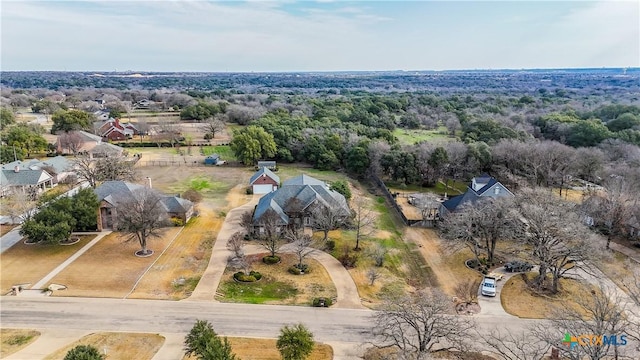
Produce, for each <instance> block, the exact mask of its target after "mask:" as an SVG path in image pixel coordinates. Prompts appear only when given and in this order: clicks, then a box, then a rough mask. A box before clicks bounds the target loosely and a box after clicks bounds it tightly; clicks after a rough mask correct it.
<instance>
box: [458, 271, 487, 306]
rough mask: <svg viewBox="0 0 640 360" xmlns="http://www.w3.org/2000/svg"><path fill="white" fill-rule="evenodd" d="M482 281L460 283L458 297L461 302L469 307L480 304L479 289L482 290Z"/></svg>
mask: <svg viewBox="0 0 640 360" xmlns="http://www.w3.org/2000/svg"><path fill="white" fill-rule="evenodd" d="M480 283H481V281H480V279H478V278H471V279H467V280H465V281H463V282H460V283H459V284H458V285H457V286H456V288H455V292H456V297H457V298H458V300H459V301H462V302H464V303H465V304H467V305H470V304H477V303H478V289H479V288H480Z"/></svg>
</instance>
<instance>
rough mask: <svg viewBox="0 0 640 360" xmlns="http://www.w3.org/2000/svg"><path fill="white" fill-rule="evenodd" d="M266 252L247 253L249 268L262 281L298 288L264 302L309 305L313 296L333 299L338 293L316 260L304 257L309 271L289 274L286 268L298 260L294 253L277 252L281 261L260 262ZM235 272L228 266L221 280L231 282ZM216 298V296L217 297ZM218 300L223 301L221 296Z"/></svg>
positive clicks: (327, 274)
mask: <svg viewBox="0 0 640 360" xmlns="http://www.w3.org/2000/svg"><path fill="white" fill-rule="evenodd" d="M265 255H268V254H267V253H262V254H255V255H249V256H248V258H249V261H250V262H251V263H252V266H251V269H252V270H255V271H258V272H259V273H260V274H262V276H263V278H262V280H260V281H261V282H262V281H268V279H273V280H274V281H280V282H284V283H288V284H290V285H291V286H293V287H294V288H296V289H298V292H297V293H296V295H295V296H293V297H289V298H286V299H282V300H273V301H267V302H265V304H279V305H309V304H311V301H312V300H313V298H315V297H325V298H331V299H335V298H336V296H337V295H338V293H337V290H336V287H335V285H334V284H333V282H332V281H331V277H330V276H329V273H328V272H327V270H326V269H325V268H324V266H322V264H320V263H319V262H318V261H317V260H315V259H312V258H306V259H305V260H304V263H305V264H307V265H309V268H310V269H311V271H310V272H308V273H306V274H304V275H293V274H290V273H289V272H288V271H287V269H288V268H289V267H291V266H292V265H295V264H297V262H298V260H297V257H296V255H294V254H279V255H278V256H280V258H281V261H280V262H279V263H278V264H273V265H267V264H265V263H263V262H262V260H261V259H262V258H263V257H264V256H265ZM234 272H236V271H234V270H231V269H229V268H226V269H225V271H224V274H223V275H222V276H223V280H222V282H233V281H234V280H233V273H234ZM217 298H218V297H217ZM218 299H219V300H222V301H224V299H222V298H218Z"/></svg>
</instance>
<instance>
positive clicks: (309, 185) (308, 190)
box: [253, 175, 351, 235]
mask: <svg viewBox="0 0 640 360" xmlns="http://www.w3.org/2000/svg"><path fill="white" fill-rule="evenodd" d="M320 207H330V208H332V209H333V210H335V211H336V212H337V213H339V214H341V215H342V216H344V217H345V218H346V217H348V216H350V215H351V211H350V210H349V205H348V204H347V200H346V199H345V198H344V196H343V195H342V194H340V193H339V192H337V191H334V190H331V189H330V188H329V186H328V185H327V184H326V183H325V182H322V181H320V180H317V179H314V178H312V177H310V176H307V175H300V176H298V177H295V178H292V179H289V180H287V181H285V182H284V183H283V184H282V186H281V187H280V188H279V189H277V190H276V191H273V192H270V193H268V194H267V195H265V196H263V197H262V198H261V199H260V201H258V205H256V208H255V211H254V213H253V232H254V234H256V235H260V234H264V233H265V231H266V228H265V226H266V224H267V223H269V222H272V221H273V219H269V217H270V216H271V215H275V217H276V219H275V222H276V224H275V226H277V231H281V230H283V229H284V228H285V227H290V228H297V229H300V228H305V227H310V226H311V225H312V216H313V214H314V213H316V212H317V211H318V210H319V208H320Z"/></svg>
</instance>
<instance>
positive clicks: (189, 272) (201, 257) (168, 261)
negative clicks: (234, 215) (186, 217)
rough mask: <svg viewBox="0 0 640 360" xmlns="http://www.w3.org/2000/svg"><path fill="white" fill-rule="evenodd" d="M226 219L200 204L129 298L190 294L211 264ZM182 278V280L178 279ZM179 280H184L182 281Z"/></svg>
mask: <svg viewBox="0 0 640 360" xmlns="http://www.w3.org/2000/svg"><path fill="white" fill-rule="evenodd" d="M223 220H224V219H222V218H220V217H219V216H218V215H217V214H215V213H213V211H212V210H211V209H208V208H201V209H200V216H198V217H197V218H194V219H192V220H191V221H190V222H189V224H188V225H187V226H185V228H184V230H183V231H182V232H181V233H180V235H178V237H177V238H176V239H175V240H174V242H173V243H172V244H171V245H170V246H169V248H168V249H167V251H166V252H165V253H164V254H163V255H162V257H160V259H158V261H157V262H156V263H155V264H154V265H153V266H152V267H151V269H149V271H148V272H147V273H146V274H145V275H144V277H143V278H142V280H141V281H140V283H138V286H137V287H136V289H135V291H134V292H133V293H132V294H131V295H130V296H129V298H140V299H171V300H179V299H184V298H187V297H189V296H190V295H191V292H192V291H193V289H194V288H195V285H196V284H197V281H198V280H199V279H200V277H201V276H202V274H203V273H204V271H205V270H206V268H207V265H208V264H209V258H210V257H211V247H212V245H213V243H214V242H215V237H216V235H217V233H218V231H219V230H220V227H221V226H222V222H223ZM179 279H182V280H179ZM179 281H184V283H183V284H182V285H181V284H180V282H179Z"/></svg>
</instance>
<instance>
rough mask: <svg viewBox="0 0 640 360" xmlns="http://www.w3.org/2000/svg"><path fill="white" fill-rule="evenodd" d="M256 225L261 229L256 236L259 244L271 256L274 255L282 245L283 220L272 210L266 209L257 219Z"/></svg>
mask: <svg viewBox="0 0 640 360" xmlns="http://www.w3.org/2000/svg"><path fill="white" fill-rule="evenodd" d="M258 225H259V227H260V229H261V232H260V233H259V236H258V241H259V242H260V245H262V247H264V248H265V249H267V250H268V251H269V253H270V256H271V257H275V256H276V253H277V252H278V251H279V250H280V247H282V245H283V239H282V228H283V226H285V225H286V224H285V223H284V220H282V218H281V217H280V215H278V214H277V213H276V212H275V211H274V210H272V209H268V210H267V211H266V212H265V213H264V214H263V215H262V216H261V217H260V219H259V220H258Z"/></svg>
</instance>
